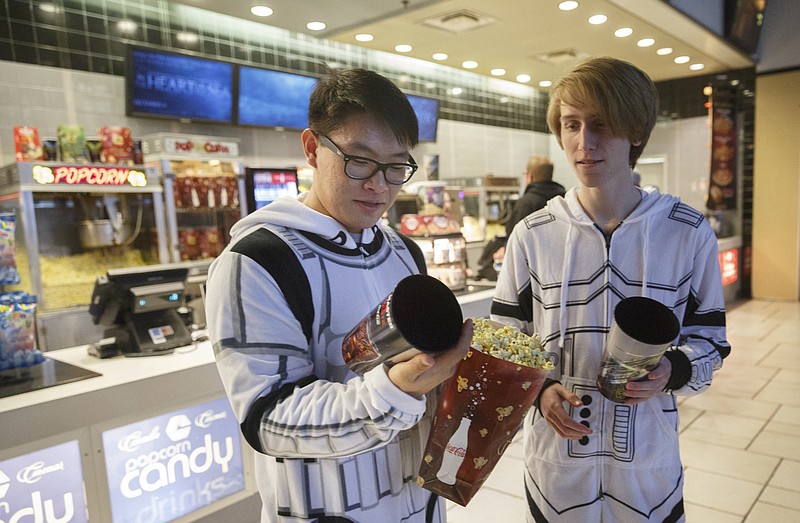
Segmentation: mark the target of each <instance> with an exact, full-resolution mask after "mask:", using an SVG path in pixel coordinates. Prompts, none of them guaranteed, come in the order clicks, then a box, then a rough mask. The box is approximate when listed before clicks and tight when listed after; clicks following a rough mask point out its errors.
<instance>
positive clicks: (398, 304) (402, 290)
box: [392, 274, 464, 352]
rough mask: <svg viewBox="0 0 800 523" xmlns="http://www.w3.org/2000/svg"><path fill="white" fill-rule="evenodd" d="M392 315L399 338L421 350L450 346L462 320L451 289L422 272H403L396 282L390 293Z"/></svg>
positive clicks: (439, 350) (431, 350) (432, 350)
mask: <svg viewBox="0 0 800 523" xmlns="http://www.w3.org/2000/svg"><path fill="white" fill-rule="evenodd" d="M392 318H393V319H394V321H395V325H396V326H397V329H398V330H399V331H400V333H401V334H402V335H403V338H405V339H406V341H408V342H409V343H410V344H411V345H413V346H414V347H416V348H418V349H419V350H421V351H423V352H442V351H446V350H447V349H449V348H451V347H452V346H453V345H455V344H456V342H457V341H458V338H459V336H460V335H461V324H462V323H463V322H464V317H463V315H462V314H461V306H460V305H459V304H458V300H457V299H456V297H455V295H454V294H453V291H451V290H450V289H449V288H448V287H447V285H445V284H444V283H442V282H440V281H439V280H437V279H436V278H433V277H431V276H427V275H424V274H414V275H412V276H407V277H406V278H403V279H402V280H401V281H400V283H398V284H397V287H395V289H394V292H393V293H392Z"/></svg>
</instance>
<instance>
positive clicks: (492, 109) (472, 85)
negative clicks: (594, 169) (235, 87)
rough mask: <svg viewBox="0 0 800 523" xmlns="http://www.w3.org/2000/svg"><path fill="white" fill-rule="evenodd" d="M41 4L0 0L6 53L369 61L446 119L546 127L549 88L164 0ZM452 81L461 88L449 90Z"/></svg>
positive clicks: (1, 48)
mask: <svg viewBox="0 0 800 523" xmlns="http://www.w3.org/2000/svg"><path fill="white" fill-rule="evenodd" d="M39 4H40V2H31V1H20V0H0V60H8V61H13V62H22V63H28V64H36V65H46V66H53V67H60V68H66V69H75V70H80V71H87V72H93V73H103V74H112V75H118V76H122V75H124V74H125V61H126V56H127V51H128V47H129V45H130V44H133V45H147V46H155V47H158V48H162V49H169V50H175V51H183V52H189V53H198V54H200V55H203V56H207V57H212V58H218V59H221V60H225V61H229V62H235V63H241V64H249V65H256V66H263V67H267V68H270V69H277V70H282V71H287V72H294V73H301V74H310V75H312V76H319V75H321V74H323V73H324V71H325V69H326V64H338V65H341V66H345V67H367V68H370V69H374V70H376V71H379V72H381V73H382V74H384V75H385V76H387V77H389V78H391V79H392V80H393V81H394V82H395V83H397V84H398V85H399V86H400V87H401V89H403V90H404V91H406V92H408V93H410V94H418V95H422V96H429V97H433V98H438V99H439V100H440V117H441V118H444V119H448V120H454V121H461V122H469V123H480V124H485V125H493V126H500V127H506V128H511V129H527V130H532V131H539V132H547V129H546V124H545V118H544V113H545V110H546V104H547V95H546V94H545V93H543V92H540V91H538V90H536V89H533V88H531V87H528V86H523V85H520V84H516V83H513V82H508V81H504V80H497V79H493V78H488V77H484V76H481V75H476V74H473V73H468V72H465V71H460V70H457V69H453V68H449V67H443V66H438V65H435V64H430V63H428V62H423V61H419V60H414V59H412V58H407V57H401V56H397V55H394V54H389V53H381V52H375V51H371V50H367V49H363V48H360V47H356V46H351V45H347V44H342V43H338V42H332V41H327V40H319V39H316V38H312V37H309V36H306V35H302V34H296V33H290V32H288V31H284V30H281V29H276V28H272V27H269V26H265V25H263V24H259V23H256V22H250V21H247V20H241V19H237V18H233V17H230V16H225V15H221V14H217V13H211V12H209V11H204V10H201V9H197V8H193V7H188V6H183V5H176V4H174V3H170V2H166V1H161V0H131V1H121V0H54V1H53V2H52V5H53V6H55V12H47V11H44V10H42V9H41V8H40V7H39ZM130 22H132V23H133V24H135V25H133V24H130ZM182 33H192V34H194V35H196V40H193V41H189V40H187V39H185V38H184V37H183V36H182ZM453 87H460V88H461V89H462V90H463V92H462V93H461V94H460V95H457V96H456V95H451V94H449V93H448V90H449V89H451V88H453Z"/></svg>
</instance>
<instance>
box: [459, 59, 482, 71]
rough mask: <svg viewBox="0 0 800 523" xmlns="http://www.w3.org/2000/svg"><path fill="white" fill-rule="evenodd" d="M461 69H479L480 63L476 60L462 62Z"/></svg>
mask: <svg viewBox="0 0 800 523" xmlns="http://www.w3.org/2000/svg"><path fill="white" fill-rule="evenodd" d="M461 67H463V68H464V69H475V68H476V67H478V62H476V61H475V60H467V61H466V62H461Z"/></svg>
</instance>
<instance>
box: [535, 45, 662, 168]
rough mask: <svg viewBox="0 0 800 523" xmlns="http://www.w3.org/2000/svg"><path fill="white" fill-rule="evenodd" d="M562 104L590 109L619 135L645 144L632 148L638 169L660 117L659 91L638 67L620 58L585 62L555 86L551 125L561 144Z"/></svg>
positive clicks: (550, 107) (549, 116)
mask: <svg viewBox="0 0 800 523" xmlns="http://www.w3.org/2000/svg"><path fill="white" fill-rule="evenodd" d="M561 104H566V105H571V106H573V107H577V108H579V109H583V108H589V109H590V110H592V111H595V112H596V114H597V116H598V117H599V118H601V119H602V120H603V121H604V122H605V123H606V125H608V126H609V128H610V130H611V132H612V133H614V135H615V136H618V137H620V138H627V139H628V140H629V141H630V142H631V143H633V142H641V143H640V144H639V145H631V152H630V156H629V158H628V163H629V164H630V166H631V168H633V167H634V166H636V162H637V161H638V160H639V156H641V154H642V151H644V147H645V145H647V141H648V140H649V139H650V133H651V132H652V131H653V127H655V125H656V119H657V118H658V91H657V90H656V86H655V85H654V84H653V81H652V80H651V79H650V77H649V76H648V75H647V73H645V72H644V71H642V70H641V69H639V68H638V67H636V66H634V65H633V64H630V63H628V62H624V61H622V60H617V59H616V58H609V57H598V58H589V59H588V60H584V61H583V62H581V63H579V64H578V65H577V66H575V68H574V69H573V70H572V71H570V72H569V73H567V74H566V75H564V76H563V77H561V78H560V79H559V80H557V81H556V83H555V84H553V87H552V89H551V90H550V102H549V105H548V107H547V126H548V127H549V128H550V131H551V132H552V133H553V134H554V135H555V136H556V140H558V144H559V145H561V121H560V120H561ZM562 147H563V146H562Z"/></svg>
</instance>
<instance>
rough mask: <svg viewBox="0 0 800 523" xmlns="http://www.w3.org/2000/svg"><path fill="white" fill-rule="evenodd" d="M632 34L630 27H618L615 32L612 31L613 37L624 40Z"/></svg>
mask: <svg viewBox="0 0 800 523" xmlns="http://www.w3.org/2000/svg"><path fill="white" fill-rule="evenodd" d="M632 34H633V29H631V28H630V27H620V28H619V29H617V30H616V31H614V36H616V37H617V38H625V37H626V36H630V35H632Z"/></svg>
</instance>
